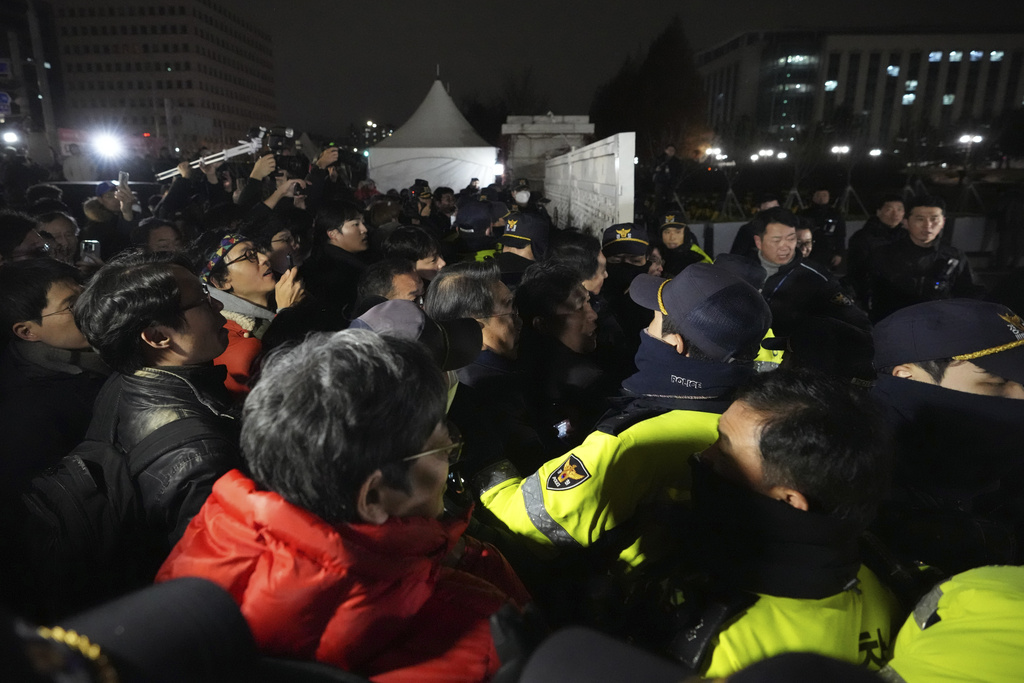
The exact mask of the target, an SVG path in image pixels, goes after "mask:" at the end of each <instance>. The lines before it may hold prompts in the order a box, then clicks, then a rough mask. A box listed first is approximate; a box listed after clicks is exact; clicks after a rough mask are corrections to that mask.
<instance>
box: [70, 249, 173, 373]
mask: <svg viewBox="0 0 1024 683" xmlns="http://www.w3.org/2000/svg"><path fill="white" fill-rule="evenodd" d="M174 266H181V267H183V268H185V269H186V270H188V271H190V272H192V271H193V269H192V264H191V263H189V261H188V260H187V259H186V258H185V257H184V256H182V255H178V254H173V255H172V254H167V253H160V254H146V253H144V252H143V251H141V250H132V251H128V252H122V253H121V254H120V255H118V256H117V257H116V258H114V260H112V261H111V262H110V263H108V264H107V265H105V266H103V267H102V268H100V269H99V271H98V272H97V273H96V275H94V276H93V278H92V280H91V281H90V282H89V285H88V286H87V287H86V288H85V291H83V292H82V295H81V296H80V297H79V298H78V301H77V302H75V308H74V312H75V323H76V324H77V325H78V329H80V330H81V331H82V334H84V335H85V338H86V340H88V342H89V345H90V346H92V347H93V348H95V349H96V350H97V351H98V352H99V354H100V358H102V359H103V361H104V362H105V363H106V364H107V365H109V366H110V367H111V368H113V369H114V370H116V371H118V372H120V373H122V374H129V373H132V372H134V371H136V370H138V369H139V368H141V367H143V366H144V365H145V355H144V353H143V346H144V343H143V341H142V338H141V335H142V331H143V330H145V329H146V328H147V327H151V326H153V325H165V326H167V327H170V328H173V329H181V326H182V325H183V324H184V322H185V316H184V312H183V311H182V310H181V290H180V289H179V287H178V281H177V280H176V279H175V277H174Z"/></svg>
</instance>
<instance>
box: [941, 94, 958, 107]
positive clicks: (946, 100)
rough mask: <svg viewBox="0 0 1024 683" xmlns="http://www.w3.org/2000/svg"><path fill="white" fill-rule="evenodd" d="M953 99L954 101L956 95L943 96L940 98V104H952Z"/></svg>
mask: <svg viewBox="0 0 1024 683" xmlns="http://www.w3.org/2000/svg"><path fill="white" fill-rule="evenodd" d="M955 99H956V95H943V96H942V104H944V105H950V104H953V100H955Z"/></svg>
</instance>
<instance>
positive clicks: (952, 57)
mask: <svg viewBox="0 0 1024 683" xmlns="http://www.w3.org/2000/svg"><path fill="white" fill-rule="evenodd" d="M963 58H964V53H963V52H961V51H959V50H954V51H953V52H950V53H949V61H951V62H959V61H960V60H962V59H963Z"/></svg>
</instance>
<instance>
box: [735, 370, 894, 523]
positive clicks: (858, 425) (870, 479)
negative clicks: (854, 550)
mask: <svg viewBox="0 0 1024 683" xmlns="http://www.w3.org/2000/svg"><path fill="white" fill-rule="evenodd" d="M735 400H736V402H742V403H744V404H746V405H747V406H749V407H750V408H752V409H753V410H755V411H757V412H758V413H760V415H761V416H762V418H763V423H762V426H761V434H760V438H759V447H760V450H761V458H762V460H763V464H764V484H765V485H767V486H787V487H790V488H793V489H796V490H797V491H799V492H800V493H802V494H803V495H804V497H805V498H807V501H808V504H809V505H810V509H811V510H812V511H816V512H820V513H822V514H826V515H830V516H833V517H837V518H839V519H845V520H851V521H852V522H854V523H856V524H858V525H860V526H861V527H862V528H864V527H866V526H867V524H868V523H870V521H871V519H872V518H873V517H874V514H875V511H876V509H877V506H878V503H879V501H880V500H881V499H882V497H883V496H884V495H885V494H886V492H887V490H888V485H889V477H890V475H891V446H890V440H889V432H888V429H887V427H886V423H885V421H884V419H883V418H882V416H881V413H880V412H879V410H878V407H877V406H876V405H875V404H874V403H873V402H872V401H871V399H870V397H869V396H868V395H867V394H866V393H864V392H863V391H862V390H860V389H856V388H854V387H853V386H852V385H851V384H850V383H849V382H844V381H842V380H839V379H836V378H833V377H827V376H825V375H822V374H819V373H814V372H810V371H807V370H786V369H779V370H774V371H772V372H766V373H761V374H759V375H757V376H755V377H754V378H753V379H752V380H751V382H750V383H748V384H747V385H745V386H744V387H741V388H740V390H739V391H738V392H737V394H736V398H735Z"/></svg>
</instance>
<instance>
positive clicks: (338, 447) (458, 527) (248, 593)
mask: <svg viewBox="0 0 1024 683" xmlns="http://www.w3.org/2000/svg"><path fill="white" fill-rule="evenodd" d="M393 303H399V302H393ZM339 378H343V380H341V381H339ZM446 393H447V392H446V390H445V381H444V377H443V375H442V374H441V372H440V371H439V369H438V367H437V364H436V361H435V360H434V359H432V358H431V357H430V356H429V355H428V353H427V352H426V351H425V350H424V348H423V346H421V345H420V344H419V343H417V342H414V341H410V340H405V339H399V338H396V337H391V336H378V335H377V334H376V333H374V332H370V331H369V330H357V329H349V330H345V331H343V332H338V333H335V334H317V335H313V336H310V337H309V338H308V339H307V340H306V341H304V342H303V343H301V344H299V345H298V346H296V347H294V348H292V349H289V350H288V351H286V352H283V353H279V354H276V355H274V356H271V358H270V360H269V361H268V362H267V365H266V366H265V367H264V370H263V375H262V378H261V380H260V381H259V382H258V383H257V384H256V386H255V387H254V389H253V390H252V392H251V393H250V394H249V397H248V399H247V400H246V403H245V408H244V410H243V414H242V423H243V425H242V457H243V459H244V460H245V463H246V465H247V468H246V469H247V472H248V476H247V475H244V474H242V473H241V472H240V471H238V470H235V471H232V472H229V473H228V474H226V475H225V476H224V477H222V478H221V479H220V480H219V481H218V482H217V483H216V484H215V485H214V487H213V492H212V494H211V495H210V498H209V499H208V501H207V503H206V505H205V506H204V507H203V509H202V510H200V512H199V514H198V515H197V517H196V519H195V520H194V521H193V523H192V525H190V526H189V528H188V531H187V532H186V533H185V536H184V538H182V540H181V542H179V543H178V545H177V546H176V547H175V548H174V550H173V551H172V552H171V555H170V557H169V558H168V559H167V561H166V562H165V563H164V565H163V567H162V568H161V569H160V572H159V574H158V576H157V580H158V581H166V580H170V579H174V578H178V577H183V576H199V577H202V578H205V579H208V580H211V581H213V582H215V583H217V584H219V585H220V586H222V587H224V588H225V589H227V590H228V591H229V592H230V593H231V594H232V596H233V597H234V598H235V600H236V601H237V602H238V603H239V604H240V605H241V608H242V613H243V614H244V615H245V617H246V620H247V621H248V623H249V626H250V628H251V629H252V632H253V636H254V637H255V640H256V643H257V644H258V645H259V647H261V648H262V649H263V650H264V651H265V652H267V653H271V654H274V655H276V656H284V657H290V658H295V659H315V660H317V661H320V662H324V663H327V664H332V665H334V666H338V667H340V668H342V669H345V670H347V671H352V672H355V673H358V674H360V675H362V676H366V677H369V678H377V677H381V678H384V677H386V676H387V675H390V677H391V678H402V679H404V680H421V681H435V680H445V681H483V680H490V679H491V678H492V677H493V676H494V674H495V673H496V672H497V670H498V667H499V666H500V662H499V659H498V655H497V652H496V650H495V646H494V641H493V639H492V637H491V632H490V627H489V624H488V620H489V618H490V616H491V615H492V614H494V613H495V612H496V611H497V610H498V609H500V608H501V607H502V606H504V605H506V604H509V603H511V604H513V605H516V606H520V607H521V606H522V605H523V604H524V603H525V602H527V601H528V600H529V595H528V594H527V593H526V590H525V589H524V588H523V586H522V584H521V583H520V581H519V579H518V578H517V577H516V576H515V574H514V573H513V572H512V570H511V568H510V567H509V565H508V563H507V562H506V561H505V559H504V557H502V555H501V554H500V553H499V552H498V551H497V550H496V549H495V548H493V547H492V546H489V545H487V544H484V543H481V542H479V541H477V540H475V539H472V538H469V537H467V536H465V535H464V532H465V530H466V527H467V525H468V524H469V512H468V511H467V512H466V513H464V514H462V515H459V516H451V515H445V514H444V493H445V490H446V483H447V479H448V473H449V466H450V465H451V464H452V463H454V462H455V461H456V460H457V459H458V457H459V454H460V452H461V447H462V444H461V442H460V440H459V437H458V436H457V435H456V434H454V433H453V432H452V431H451V428H450V427H449V426H448V424H447V422H446V420H445V404H446ZM398 425H400V426H401V428H396V426H398Z"/></svg>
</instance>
